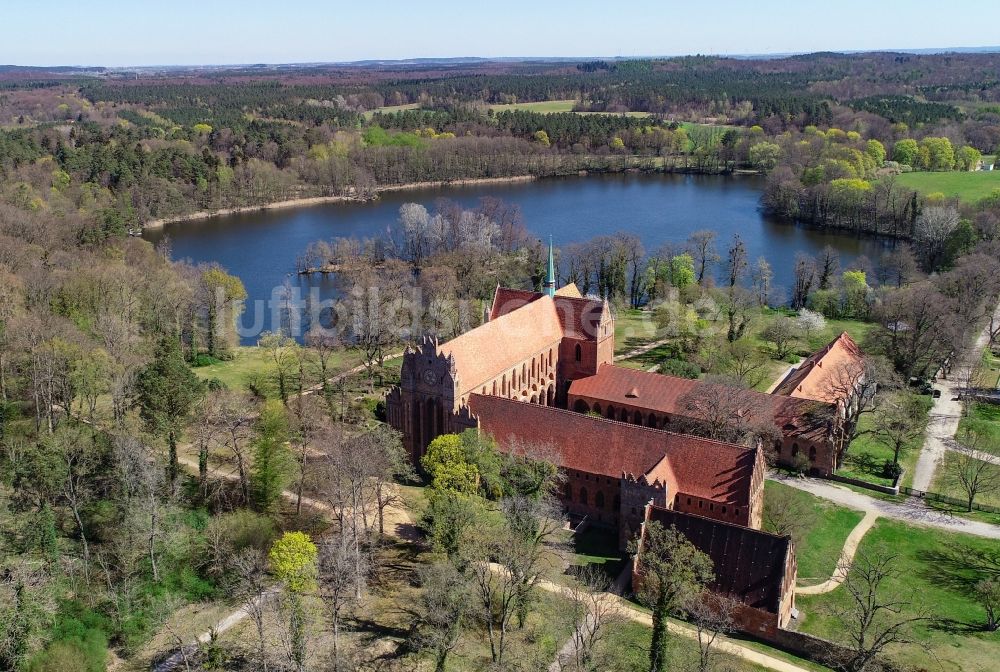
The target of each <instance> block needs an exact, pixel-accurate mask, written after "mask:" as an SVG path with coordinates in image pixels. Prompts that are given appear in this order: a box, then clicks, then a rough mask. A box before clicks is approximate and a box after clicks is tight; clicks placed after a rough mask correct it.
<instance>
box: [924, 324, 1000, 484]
mask: <svg viewBox="0 0 1000 672" xmlns="http://www.w3.org/2000/svg"><path fill="white" fill-rule="evenodd" d="M993 315H994V319H995V320H996V319H1000V305H997V308H996V310H995V311H994V314H993ZM989 342H990V328H989V325H987V326H986V327H985V328H984V329H983V330H982V331H981V332H980V333H979V336H977V337H976V342H975V343H973V345H972V347H971V348H969V349H968V350H966V351H965V352H964V353H963V356H962V358H961V359H960V360H959V361H958V362H956V365H955V366H954V367H952V372H951V374H950V376H951V377H950V379H949V380H944V379H942V380H939V381H937V382H936V383H934V389H935V390H938V391H939V392H940V393H941V396H940V397H938V398H937V399H935V400H934V405H933V407H931V413H930V420H929V421H928V423H927V437H926V438H925V439H924V446H923V448H922V449H921V451H920V457H919V458H918V459H917V466H916V469H914V471H913V489H914V490H923V491H925V492H926V491H928V490H930V488H931V483H932V482H933V481H934V472H935V471H936V470H937V467H938V465H939V464H940V463H941V461H942V460H943V459H944V456H945V454H946V452H947V451H949V450H957V449H958V442H957V441H955V434H956V433H957V432H958V423H959V421H960V420H961V419H962V402H960V401H958V393H959V390H960V389H961V387H962V382H963V381H964V380H966V379H967V378H968V375H969V370H970V369H971V368H972V366H973V365H974V363H975V362H976V360H977V358H978V357H979V356H980V355H981V353H982V352H983V349H984V348H985V347H986V346H987V345H989ZM990 461H991V462H992V461H993V460H990ZM994 464H996V463H995V462H994Z"/></svg>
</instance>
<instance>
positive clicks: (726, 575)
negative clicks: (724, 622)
mask: <svg viewBox="0 0 1000 672" xmlns="http://www.w3.org/2000/svg"><path fill="white" fill-rule="evenodd" d="M647 520H655V521H657V522H658V523H660V524H661V525H663V527H665V528H667V529H669V528H670V527H673V528H675V529H676V530H677V531H678V532H680V533H681V534H683V535H684V536H685V537H687V539H688V540H689V541H690V542H691V543H692V544H693V545H694V546H695V547H696V548H697V549H698V550H700V551H701V552H702V553H704V554H705V555H707V556H708V557H709V558H711V560H712V565H713V570H714V572H715V581H714V583H713V584H712V585H711V586H710V590H712V592H716V593H722V594H724V595H729V596H731V597H733V598H736V599H738V600H739V601H740V602H743V603H744V604H746V605H748V606H751V607H755V608H757V609H762V610H764V611H769V612H772V613H778V610H779V609H780V603H781V591H782V584H783V581H784V579H785V572H786V568H787V563H788V557H789V553H792V552H794V551H793V547H792V539H791V537H779V536H777V535H774V534H769V533H767V532H762V531H761V530H755V529H752V528H749V527H743V526H742V525H733V524H732V523H726V522H722V521H719V520H714V519H711V518H705V517H702V516H698V515H695V514H692V513H682V512H680V511H676V510H673V509H665V508H663V507H659V506H654V505H650V506H648V507H647ZM640 562H641V559H640Z"/></svg>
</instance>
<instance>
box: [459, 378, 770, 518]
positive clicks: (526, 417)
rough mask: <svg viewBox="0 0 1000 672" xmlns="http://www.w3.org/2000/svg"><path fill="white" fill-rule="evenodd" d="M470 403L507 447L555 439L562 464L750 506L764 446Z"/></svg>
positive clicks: (497, 400)
mask: <svg viewBox="0 0 1000 672" xmlns="http://www.w3.org/2000/svg"><path fill="white" fill-rule="evenodd" d="M468 405H469V411H470V412H471V414H472V415H473V416H475V417H476V418H477V419H478V421H479V426H480V428H481V429H482V430H483V431H485V432H486V433H488V434H490V435H491V436H493V438H494V439H496V440H497V441H498V442H499V443H500V444H501V446H503V443H504V442H505V441H506V440H507V439H508V438H509V437H511V436H513V437H516V438H517V439H518V440H520V441H523V442H527V443H533V444H536V445H551V446H553V447H554V448H555V449H556V450H557V451H558V452H559V454H560V463H559V466H560V467H564V468H567V469H574V470H577V471H583V472H588V473H591V474H600V475H602V476H609V477H613V478H621V477H622V476H626V477H629V478H632V479H634V480H639V479H641V478H645V480H646V481H648V482H649V483H653V482H655V481H660V482H661V483H666V484H668V485H669V487H670V490H671V494H680V493H684V494H688V495H692V496H695V497H700V498H702V499H706V500H712V501H715V502H720V503H725V504H732V505H734V506H748V505H749V498H750V489H751V488H750V486H751V483H752V479H753V475H754V469H755V459H756V451H754V450H750V449H748V448H745V447H743V446H736V445H733V444H729V443H722V442H719V441H711V440H709V439H703V438H700V437H696V436H690V435H686V434H674V433H672V432H665V431H662V430H658V429H651V428H649V427H642V426H639V425H631V424H628V423H623V422H617V421H614V420H606V419H604V418H597V417H593V416H589V415H584V414H581V413H574V412H572V411H566V410H563V409H559V408H553V407H550V406H540V405H536V404H530V403H527V402H521V401H515V400H512V399H505V398H502V397H493V396H487V395H481V394H472V395H470V396H469V403H468Z"/></svg>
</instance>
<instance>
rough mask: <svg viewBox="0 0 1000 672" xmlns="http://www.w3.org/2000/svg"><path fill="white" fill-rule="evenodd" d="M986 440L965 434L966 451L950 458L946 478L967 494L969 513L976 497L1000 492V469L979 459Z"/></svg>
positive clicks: (955, 452)
mask: <svg viewBox="0 0 1000 672" xmlns="http://www.w3.org/2000/svg"><path fill="white" fill-rule="evenodd" d="M983 443H984V439H983V438H982V437H981V436H980V435H978V434H975V433H972V432H965V433H964V435H963V437H962V439H961V444H962V448H964V450H959V451H954V452H953V453H952V455H950V456H949V460H948V462H947V471H946V472H945V478H946V479H948V480H949V481H950V482H951V483H952V484H954V485H955V486H957V487H958V488H960V489H961V490H962V492H963V493H964V494H965V499H966V506H967V510H968V511H972V505H973V504H975V502H976V497H979V496H980V495H986V494H990V493H993V492H997V491H1000V469H998V468H997V467H996V466H994V465H993V464H991V463H990V462H987V461H985V460H981V459H979V457H977V455H978V453H979V451H980V450H981V448H982V446H983Z"/></svg>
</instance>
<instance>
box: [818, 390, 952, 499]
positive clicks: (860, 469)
mask: <svg viewBox="0 0 1000 672" xmlns="http://www.w3.org/2000/svg"><path fill="white" fill-rule="evenodd" d="M916 396H917V398H918V399H919V400H920V404H921V407H922V408H923V411H924V424H925V425H926V422H927V414H929V413H930V410H931V406H932V405H933V403H934V400H933V399H931V397H930V396H928V395H923V394H922V395H916ZM873 421H874V420H873V418H872V415H871V414H870V413H869V414H866V415H863V416H861V420H860V421H859V422H858V431H859V432H862V434H861V435H860V436H858V438H856V439H854V441H853V442H851V445H850V446H849V447H848V449H847V457H846V458H845V459H844V466H843V468H842V469H840V470H839V471H838V472H837V473H838V474H839V475H841V476H847V477H849V478H857V479H860V480H862V481H867V482H869V483H875V484H877V485H885V486H892V479H891V478H886V477H884V476H883V475H882V466H883V465H884V464H885V461H886V460H891V459H892V457H893V455H892V450H891V449H890V448H889V447H888V446H886V445H884V444H882V443H881V442H879V441H877V440H876V439H875V437H874V436H873V435H872V434H867V433H865V432H868V431H870V430H871V428H872V423H873ZM923 444H924V435H923V434H921V435H920V436H919V437H918V438H917V439H916V440H914V441H911V442H910V443H909V444H908V446H909V448H908V450H906V451H905V452H904V453H903V455H902V456H901V457H900V459H899V463H900V464H901V465H902V466H903V469H905V470H906V473H904V474H903V480H902V483H901V484H902V485H904V486H909V485H910V483H912V482H913V471H914V469H915V468H916V464H917V459H918V458H919V457H920V448H921V447H922V446H923Z"/></svg>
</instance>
